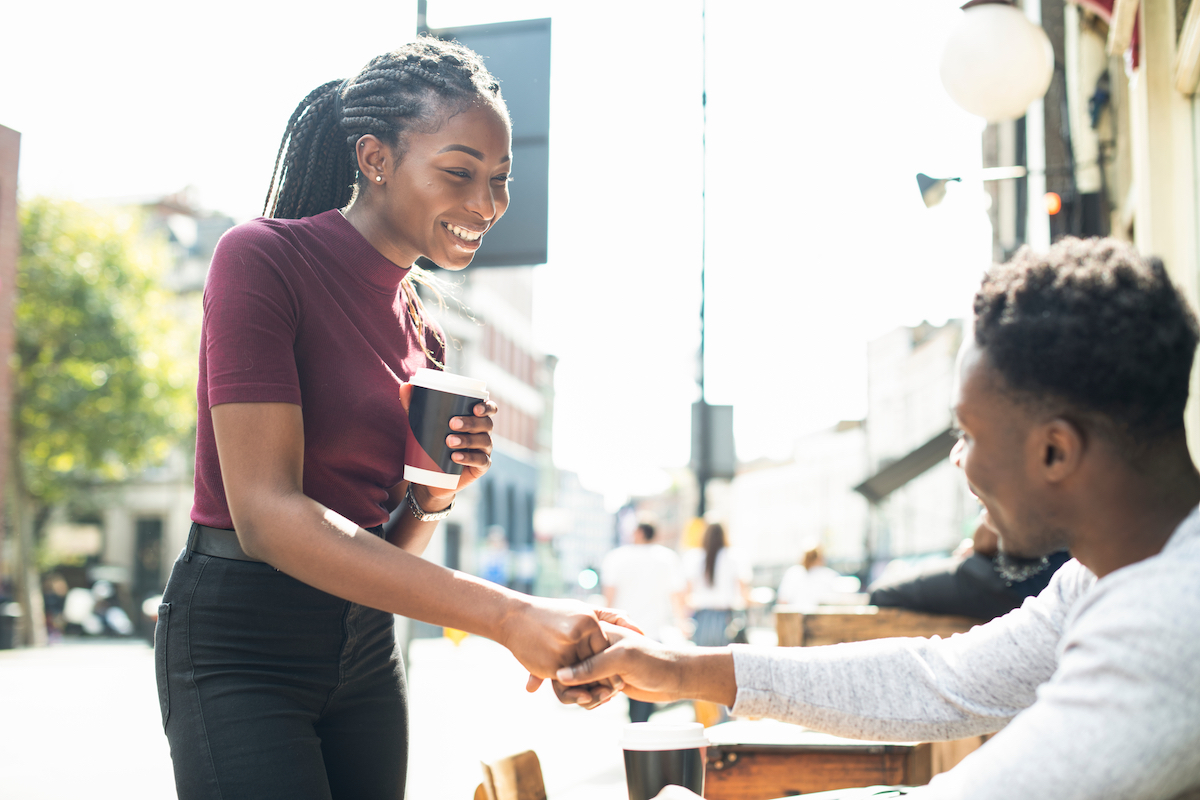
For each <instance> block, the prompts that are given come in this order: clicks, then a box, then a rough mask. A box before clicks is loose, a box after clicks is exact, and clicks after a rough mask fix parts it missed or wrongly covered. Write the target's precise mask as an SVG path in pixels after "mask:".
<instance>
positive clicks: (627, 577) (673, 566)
mask: <svg viewBox="0 0 1200 800" xmlns="http://www.w3.org/2000/svg"><path fill="white" fill-rule="evenodd" d="M654 536H655V530H654V526H653V525H651V524H650V523H648V522H642V523H641V524H639V525H638V526H637V527H636V528H635V529H634V531H633V544H628V545H625V546H624V547H618V548H617V549H615V550H613V551H611V552H609V554H608V555H607V556H605V557H604V562H603V563H602V564H601V565H600V585H601V586H602V587H603V589H604V603H605V605H607V606H608V607H609V608H619V609H621V610H622V611H624V612H625V613H626V614H628V615H629V618H630V619H631V620H632V621H633V622H634V624H636V625H638V626H639V627H640V628H641V629H642V630H643V631H644V632H645V634H646V635H647V636H649V637H650V638H652V639H656V640H658V641H662V640H663V638H664V636H666V635H667V631H668V630H669V629H670V628H671V627H672V626H673V625H674V623H675V620H676V619H681V618H682V617H683V597H684V593H685V590H686V589H687V582H686V581H685V580H684V577H683V566H682V564H681V563H680V560H679V556H678V555H677V554H676V553H675V551H674V550H671V549H668V548H666V547H663V546H662V545H660V544H655V543H654ZM653 713H654V704H653V703H648V702H643V701H642V700H638V699H636V698H633V697H630V698H629V720H630V721H631V722H645V721H646V720H648V719H650V715H651V714H653Z"/></svg>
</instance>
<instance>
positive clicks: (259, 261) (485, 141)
mask: <svg viewBox="0 0 1200 800" xmlns="http://www.w3.org/2000/svg"><path fill="white" fill-rule="evenodd" d="M264 85H269V84H264ZM511 139H512V136H511V124H510V121H509V115H508V110H507V108H506V107H505V104H504V100H503V98H502V97H501V94H500V88H499V84H498V82H497V81H496V79H495V78H493V77H492V76H491V75H490V74H489V73H488V71H487V70H486V69H485V68H484V66H483V63H482V61H481V60H480V58H479V57H478V56H477V55H476V54H475V53H473V52H471V51H470V50H468V49H466V48H464V47H462V46H461V45H458V44H456V43H446V42H441V41H439V40H436V39H432V38H423V39H420V40H418V41H417V42H414V43H410V44H407V45H404V46H403V47H401V48H399V49H398V50H395V51H393V52H391V53H386V54H384V55H381V56H379V57H377V58H375V59H373V60H371V61H370V63H368V64H367V66H366V67H365V68H364V69H363V70H362V71H361V72H360V73H359V74H358V75H356V76H354V77H353V78H350V79H348V80H344V81H343V80H337V81H331V82H329V83H326V84H324V85H322V86H320V87H318V88H317V89H315V90H314V91H313V92H311V93H310V94H309V95H308V96H307V97H306V98H304V100H303V101H302V102H301V103H300V105H299V106H298V107H297V109H296V111H295V113H293V114H292V117H291V119H290V120H289V121H288V125H287V129H286V132H285V135H284V138H283V142H282V143H281V145H280V149H279V153H278V155H277V159H276V168H275V173H274V174H273V175H272V178H271V185H270V190H269V192H268V195H267V203H266V208H265V212H264V213H265V217H264V218H259V219H256V220H253V221H251V222H248V223H245V224H243V225H239V226H238V227H236V228H234V229H232V230H231V231H229V232H228V233H227V234H226V235H225V236H224V237H223V238H222V240H221V242H220V244H219V246H218V248H217V251H216V253H215V255H214V257H213V261H212V266H211V269H210V271H209V274H208V278H207V281H206V284H205V291H204V319H203V328H202V331H201V349H200V372H199V385H198V387H197V400H198V403H199V418H198V424H197V441H196V471H195V498H194V505H193V509H192V519H193V520H194V524H193V526H192V530H191V533H190V535H189V538H188V543H187V546H186V547H185V549H184V551H183V553H181V555H180V557H179V559H178V560H177V561H176V563H175V566H174V569H173V571H172V574H171V578H170V581H169V582H168V585H167V588H166V591H165V595H164V598H163V603H162V605H161V606H160V607H159V614H158V623H157V629H156V631H155V662H156V663H155V666H156V671H157V677H158V688H159V701H160V707H161V708H160V710H161V713H162V722H163V726H164V729H165V731H166V734H167V738H168V740H169V742H170V745H171V758H172V761H173V765H174V770H175V779H176V784H177V787H178V792H179V797H180V798H182V799H183V800H192V799H193V798H220V797H247V798H249V797H253V798H289V800H299V799H301V798H306V799H310V800H330V799H331V798H354V799H355V800H362V799H365V798H394V800H400V799H401V798H403V797H404V794H405V778H406V770H407V744H408V715H407V698H406V686H405V676H404V666H403V664H402V663H401V660H400V655H399V652H398V650H397V648H396V643H395V638H394V634H393V628H394V624H393V616H392V615H393V614H402V615H404V616H408V617H412V618H415V619H419V620H424V621H426V622H430V623H432V624H435V625H442V626H446V627H451V628H455V629H458V630H463V631H468V632H470V633H476V634H479V635H482V636H486V637H489V638H492V639H495V640H496V641H498V642H501V643H503V644H504V645H505V646H507V647H508V648H509V649H510V650H511V651H512V652H513V654H514V655H515V656H516V657H517V659H518V660H519V661H520V662H521V663H522V664H523V665H524V666H525V667H526V668H527V669H528V670H529V672H530V673H531V679H530V684H529V688H530V689H531V690H532V689H535V688H536V687H537V685H538V684H539V683H540V680H539V678H544V677H546V676H550V675H553V674H554V671H555V670H556V669H557V668H558V667H560V666H562V665H564V664H570V663H574V662H575V661H578V660H580V659H581V658H584V657H587V656H589V655H591V654H592V653H594V652H596V651H597V650H599V649H601V648H603V647H605V646H606V644H607V640H606V638H605V636H604V634H603V633H602V631H601V627H600V624H599V620H598V617H599V616H605V617H613V618H615V617H614V616H613V615H607V614H604V612H597V611H596V610H594V609H592V608H591V607H589V606H587V605H585V604H583V603H577V602H571V601H553V600H546V599H542V598H533V597H528V596H526V595H521V594H518V593H516V592H513V591H511V590H508V589H506V588H504V587H501V586H497V585H495V584H493V583H490V582H487V581H483V580H481V579H478V578H475V577H473V576H470V575H466V574H464V573H460V572H455V571H452V570H449V569H445V568H443V567H440V566H438V565H435V564H432V563H430V562H427V561H425V560H423V559H422V558H420V555H421V554H422V552H423V551H424V550H425V547H426V546H427V545H428V543H429V540H430V537H431V536H432V535H433V532H434V529H435V528H436V525H437V522H438V521H439V520H440V519H442V518H443V517H445V516H446V514H447V513H448V512H449V511H450V508H451V507H452V505H453V502H454V499H455V496H456V493H457V491H460V490H463V489H465V488H466V487H467V486H469V485H470V484H471V483H473V482H475V481H476V480H478V479H479V478H480V477H481V476H482V475H483V474H484V473H485V472H486V471H487V469H488V467H489V465H490V464H491V453H492V437H491V430H492V417H493V416H494V415H495V414H496V413H497V407H496V405H495V404H494V403H492V402H490V401H487V402H481V403H479V404H478V405H476V406H475V407H474V409H473V415H472V416H463V417H456V418H454V419H453V420H452V421H451V423H450V429H451V430H448V431H447V444H448V445H449V446H450V447H451V448H453V449H455V451H456V452H455V455H454V460H455V461H456V462H458V463H460V464H462V465H463V467H464V469H463V473H462V477H461V479H460V481H459V484H458V486H457V488H456V490H454V491H448V490H441V489H434V488H429V487H425V486H417V485H410V484H408V483H406V482H404V481H403V480H402V474H403V464H404V445H405V439H406V436H407V432H408V424H407V416H406V412H407V403H408V398H409V397H410V396H411V386H410V385H409V384H408V383H407V381H408V380H409V378H410V377H411V376H412V375H413V374H414V373H415V371H416V370H417V369H418V368H422V367H433V368H438V369H440V368H442V367H443V363H442V362H443V360H444V351H445V339H444V337H443V335H442V333H441V331H440V330H439V329H438V327H437V326H436V325H435V324H434V323H433V321H432V320H431V319H430V317H429V316H428V315H427V313H426V311H425V308H424V306H423V305H422V302H421V298H420V296H419V295H418V294H417V289H416V284H417V283H424V284H427V285H430V286H432V287H433V291H434V292H435V293H436V291H437V290H436V286H433V283H434V281H433V280H432V278H431V276H430V275H429V274H428V273H426V272H424V271H423V270H421V269H420V268H419V267H417V266H416V265H415V262H416V260H417V258H418V257H419V256H425V257H427V258H429V259H430V260H432V261H433V262H435V263H436V264H438V265H440V266H441V267H443V268H446V269H450V270H460V269H463V268H464V267H466V266H467V265H468V264H469V263H470V262H471V260H472V257H473V256H474V254H475V251H476V250H477V249H478V248H479V247H480V245H481V242H482V238H483V236H484V235H485V234H486V233H487V232H488V231H489V230H490V229H491V228H492V226H493V225H495V224H496V222H498V221H499V220H500V218H501V216H502V215H503V214H504V211H505V209H506V208H507V206H508V181H509V172H510V168H511ZM402 504H403V505H404V506H405V507H406V511H404V512H402V513H401V516H400V517H399V520H398V522H396V523H395V524H394V525H392V526H390V527H389V529H388V530H387V531H386V534H385V531H384V529H383V525H384V523H385V522H387V520H388V518H389V512H390V511H391V510H393V509H395V508H397V507H399V506H400V505H402Z"/></svg>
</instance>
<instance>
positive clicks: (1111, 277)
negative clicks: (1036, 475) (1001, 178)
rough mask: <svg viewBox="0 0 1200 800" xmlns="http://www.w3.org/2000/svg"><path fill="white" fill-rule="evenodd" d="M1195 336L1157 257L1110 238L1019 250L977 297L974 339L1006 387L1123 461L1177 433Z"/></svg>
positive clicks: (986, 280)
mask: <svg viewBox="0 0 1200 800" xmlns="http://www.w3.org/2000/svg"><path fill="white" fill-rule="evenodd" d="M1197 330H1198V329H1197V324H1196V317H1195V315H1194V314H1193V313H1192V311H1191V309H1190V308H1188V305H1187V302H1186V301H1185V300H1184V299H1183V297H1182V296H1181V295H1180V293H1179V291H1178V290H1177V289H1176V288H1175V286H1174V284H1172V283H1171V279H1170V278H1169V277H1168V275H1167V271H1166V268H1165V267H1164V266H1163V263H1162V261H1160V260H1159V259H1157V258H1142V257H1141V256H1140V255H1138V253H1137V251H1136V250H1134V248H1133V247H1132V246H1130V245H1129V244H1126V243H1124V242H1120V241H1117V240H1115V239H1088V240H1083V239H1073V238H1072V239H1063V240H1062V241H1060V242H1058V243H1057V244H1055V245H1054V246H1053V247H1051V248H1050V250H1049V251H1048V252H1047V253H1045V254H1044V255H1043V254H1038V253H1035V252H1033V251H1032V250H1030V249H1029V248H1027V247H1026V248H1022V249H1021V250H1020V251H1019V252H1018V253H1017V254H1016V256H1015V257H1014V258H1013V259H1012V260H1011V261H1010V262H1008V263H1007V264H1001V265H998V266H996V267H994V268H993V269H992V270H991V271H989V272H988V274H987V275H986V276H985V277H984V280H983V285H982V286H981V287H980V289H979V291H978V293H977V294H976V295H975V334H974V335H975V343H976V344H977V345H979V347H980V348H981V349H983V351H984V352H985V353H986V354H987V357H988V359H989V361H990V363H991V364H992V366H994V367H995V369H996V370H997V371H998V372H999V373H1000V375H1001V377H1002V378H1003V380H1004V383H1005V384H1006V387H1005V388H1007V389H1008V390H1010V391H1011V392H1013V393H1015V394H1016V395H1017V397H1018V399H1019V400H1025V401H1031V402H1033V403H1036V404H1039V405H1043V406H1046V407H1049V408H1053V409H1054V411H1055V413H1064V414H1068V415H1070V414H1072V413H1073V414H1075V415H1076V416H1077V417H1080V419H1078V420H1077V422H1079V423H1082V424H1088V423H1090V424H1091V426H1092V427H1099V428H1100V429H1101V431H1100V432H1101V433H1105V434H1109V435H1111V436H1113V437H1114V438H1115V440H1116V442H1115V443H1116V444H1117V445H1118V446H1119V448H1120V449H1121V450H1122V452H1124V453H1125V455H1126V456H1136V454H1137V453H1138V452H1140V450H1141V448H1140V447H1139V446H1138V445H1139V444H1145V443H1147V442H1148V441H1153V440H1157V439H1159V438H1160V437H1162V436H1164V435H1166V434H1169V433H1173V432H1177V431H1179V430H1180V429H1181V428H1182V427H1183V409H1184V406H1185V405H1186V404H1187V397H1188V385H1189V380H1190V375H1191V370H1192V359H1193V356H1194V355H1195V350H1196V342H1197V337H1198V333H1197Z"/></svg>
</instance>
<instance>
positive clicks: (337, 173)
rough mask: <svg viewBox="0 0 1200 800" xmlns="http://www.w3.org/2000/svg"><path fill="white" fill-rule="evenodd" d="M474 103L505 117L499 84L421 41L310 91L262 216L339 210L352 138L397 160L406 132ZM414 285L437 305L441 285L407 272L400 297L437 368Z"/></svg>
mask: <svg viewBox="0 0 1200 800" xmlns="http://www.w3.org/2000/svg"><path fill="white" fill-rule="evenodd" d="M479 99H483V100H485V101H487V102H489V103H491V104H492V105H493V106H494V107H495V108H496V109H497V110H498V111H500V113H501V115H502V116H503V117H505V118H507V117H508V109H507V108H506V107H505V105H504V99H503V98H502V97H501V95H500V84H499V82H498V81H497V80H496V79H495V78H494V77H492V75H491V73H489V72H488V70H487V68H486V67H485V66H484V65H483V60H482V59H481V58H480V57H479V56H478V55H477V54H476V53H475V52H474V51H472V50H470V49H468V48H466V47H464V46H463V45H461V44H459V43H458V42H445V41H442V40H440V39H435V38H432V37H429V36H422V37H421V38H419V39H418V40H417V41H415V42H410V43H408V44H406V45H404V46H403V47H400V48H399V49H397V50H393V51H392V52H390V53H385V54H383V55H381V56H376V57H375V58H373V59H371V61H370V63H368V64H367V65H366V66H365V67H363V69H362V71H361V72H359V73H358V75H356V76H354V77H353V78H350V79H348V80H344V81H330V82H329V83H325V84H322V85H321V86H318V87H317V88H316V89H314V90H313V91H312V92H310V93H309V94H308V96H307V97H305V98H304V99H303V100H301V101H300V105H299V106H297V107H296V110H295V111H294V112H292V116H291V119H289V120H288V124H287V129H286V130H285V131H284V134H283V140H282V141H281V142H280V143H279V152H278V153H277V154H276V156H275V169H274V171H273V172H272V173H271V185H270V187H269V188H268V190H267V199H266V203H265V204H264V208H263V216H266V217H273V218H276V219H300V218H301V217H309V216H314V215H316V214H320V213H323V212H325V211H329V210H331V209H334V208H343V207H345V206H346V205H348V204H349V203H350V202H351V201H352V200H353V199H354V197H355V196H356V195H357V192H359V191H362V188H363V184H364V183H365V181H366V179H365V178H364V177H362V176H361V175H358V157H357V155H356V154H355V147H356V145H357V143H358V140H359V139H360V138H362V137H363V136H365V135H367V134H372V135H374V136H376V137H377V138H379V139H380V141H382V142H383V143H384V144H386V145H387V146H388V147H390V148H391V149H392V151H393V152H394V153H395V154H396V156H397V158H403V156H404V152H405V144H406V142H405V139H406V135H407V134H408V133H410V132H412V131H417V132H429V131H431V130H434V129H436V127H437V126H438V124H439V123H440V122H441V120H443V119H444V118H445V117H446V116H447V115H448V114H453V113H456V112H457V111H460V110H462V109H463V108H465V107H467V106H468V105H470V104H471V103H473V102H476V101H477V100H479ZM414 283H420V284H423V285H425V286H428V287H429V288H430V289H431V290H432V291H433V293H434V294H435V295H436V296H437V299H438V302H439V304H443V305H444V302H443V299H442V293H441V288H442V287H441V285H440V284H441V281H439V279H437V278H436V277H435V276H434V275H433V274H432V273H430V272H428V271H427V270H424V269H421V268H420V267H419V266H416V265H413V267H412V269H411V270H410V271H409V272H408V274H407V275H406V276H405V277H404V280H403V281H402V282H401V290H402V291H403V292H404V295H405V303H406V305H407V306H408V311H409V315H410V316H411V317H412V319H413V322H414V323H415V324H416V325H417V329H418V333H419V334H420V339H421V342H422V346H423V347H425V348H426V349H425V353H426V355H427V356H429V358H430V359H431V360H432V361H434V363H436V364H438V366H442V364H441V363H440V362H438V360H437V359H436V358H435V357H434V356H433V354H432V353H431V352H430V351H429V349H428V347H427V346H426V345H425V335H424V334H425V330H426V322H425V318H426V314H425V309H424V306H423V304H422V303H421V298H420V296H419V295H418V294H417V291H416V287H415V286H414ZM432 330H433V332H434V335H435V337H437V339H438V341H439V343H440V344H441V345H442V346H443V347H444V345H445V341H444V340H443V339H442V337H441V335H440V333H438V331H437V329H436V327H433V328H432Z"/></svg>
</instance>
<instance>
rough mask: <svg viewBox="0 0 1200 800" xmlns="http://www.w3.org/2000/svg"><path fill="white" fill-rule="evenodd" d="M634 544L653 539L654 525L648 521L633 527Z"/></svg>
mask: <svg viewBox="0 0 1200 800" xmlns="http://www.w3.org/2000/svg"><path fill="white" fill-rule="evenodd" d="M633 541H634V544H650V542H652V541H654V526H653V525H651V524H650V523H649V522H641V523H638V526H637V527H636V528H634V529H633Z"/></svg>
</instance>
